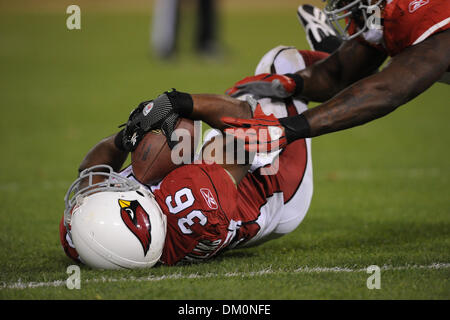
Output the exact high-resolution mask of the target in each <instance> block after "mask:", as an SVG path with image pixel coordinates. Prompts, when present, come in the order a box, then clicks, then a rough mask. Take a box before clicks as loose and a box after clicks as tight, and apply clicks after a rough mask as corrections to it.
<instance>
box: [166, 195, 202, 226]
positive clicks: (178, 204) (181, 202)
mask: <svg viewBox="0 0 450 320" xmlns="http://www.w3.org/2000/svg"><path fill="white" fill-rule="evenodd" d="M194 201H195V198H194V195H193V194H192V191H191V189H189V188H183V189H181V190H178V191H177V192H175V195H174V197H173V198H172V196H167V198H166V205H167V208H168V209H169V212H170V213H171V214H177V213H180V212H181V211H184V210H186V209H188V208H189V207H191V206H192V205H193V204H194ZM194 218H197V219H196V220H197V221H198V223H200V225H202V226H204V225H205V224H206V223H207V222H208V219H207V218H206V217H205V215H204V214H203V213H202V212H201V211H200V210H192V211H191V212H190V213H189V214H187V215H186V217H184V218H180V219H178V227H180V230H181V232H183V233H184V234H191V233H192V230H191V229H189V227H190V226H192V225H193V224H194V223H195V222H196V221H194Z"/></svg>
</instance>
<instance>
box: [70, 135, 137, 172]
mask: <svg viewBox="0 0 450 320" xmlns="http://www.w3.org/2000/svg"><path fill="white" fill-rule="evenodd" d="M115 137H116V135H115V134H114V135H112V136H110V137H107V138H105V139H103V140H101V141H100V142H99V143H97V144H96V145H95V146H94V147H93V148H92V149H91V150H89V152H88V153H87V154H86V156H85V157H84V159H83V161H82V162H81V164H80V166H79V168H78V171H79V172H81V171H83V170H84V169H87V168H90V167H92V166H94V165H98V164H107V165H109V166H111V167H112V168H113V169H114V171H119V170H120V169H121V168H122V165H123V164H124V162H125V160H126V159H127V156H128V152H126V151H122V150H120V149H118V148H117V147H116V145H115V143H114V139H115Z"/></svg>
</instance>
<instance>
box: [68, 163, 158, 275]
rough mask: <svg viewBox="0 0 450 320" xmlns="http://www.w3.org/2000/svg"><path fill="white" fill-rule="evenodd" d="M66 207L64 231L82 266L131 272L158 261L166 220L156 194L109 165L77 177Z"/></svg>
mask: <svg viewBox="0 0 450 320" xmlns="http://www.w3.org/2000/svg"><path fill="white" fill-rule="evenodd" d="M99 170H102V171H99ZM65 202H66V209H65V219H64V221H65V225H66V229H67V231H68V233H69V236H70V237H71V239H72V241H73V243H74V245H75V248H76V250H77V252H78V254H79V256H80V260H81V261H83V262H84V263H85V264H86V265H88V266H90V267H93V268H100V269H120V268H127V269H133V268H149V267H152V266H153V265H155V264H156V263H157V262H158V261H159V258H160V256H161V254H162V250H163V248H164V242H165V235H166V216H165V215H164V213H163V212H162V210H161V208H160V207H159V205H158V203H157V202H156V200H155V197H154V195H153V194H152V193H151V192H150V191H149V190H148V189H146V188H145V187H143V186H142V185H140V184H139V183H137V182H135V181H133V180H130V179H127V178H125V177H122V176H120V175H119V174H117V173H115V172H114V171H113V170H112V168H110V167H109V166H95V167H92V168H89V169H86V170H85V171H83V172H81V174H80V177H79V178H78V179H77V180H76V181H75V182H74V183H73V184H72V185H71V186H70V188H69V190H68V192H67V194H66V197H65Z"/></svg>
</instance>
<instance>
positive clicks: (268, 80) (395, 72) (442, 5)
mask: <svg viewBox="0 0 450 320" xmlns="http://www.w3.org/2000/svg"><path fill="white" fill-rule="evenodd" d="M327 2H328V4H327V7H326V9H325V14H326V16H327V17H328V23H327V22H326V21H325V20H324V19H325V14H323V13H322V12H321V11H320V10H319V9H317V8H314V7H312V6H309V5H303V6H300V7H299V9H298V15H299V18H300V20H301V22H302V24H303V25H304V27H305V31H306V33H307V36H308V37H309V40H310V41H309V42H310V43H312V44H313V45H314V44H315V39H314V36H318V35H319V34H322V35H324V34H329V35H330V38H328V39H323V41H322V43H331V42H332V41H327V40H330V39H332V40H334V39H335V38H336V34H340V35H339V36H340V37H341V39H342V40H345V41H344V42H343V43H342V45H341V46H340V47H339V49H337V50H336V51H335V52H334V53H333V54H331V55H330V56H329V57H328V58H327V59H324V60H323V61H320V62H318V63H316V64H313V65H311V66H309V67H307V68H305V69H302V70H300V71H298V72H295V73H290V72H286V74H285V75H281V74H274V72H268V73H266V74H263V73H262V74H259V75H256V76H253V77H248V78H246V79H244V80H242V81H240V82H239V83H237V85H236V86H235V87H233V88H231V89H230V90H229V91H228V92H229V94H231V95H232V96H234V95H236V96H237V95H241V94H243V93H252V94H256V95H259V96H265V97H279V98H288V97H295V98H299V97H302V98H304V99H307V100H308V101H317V102H323V103H322V104H321V105H319V106H317V107H315V108H311V109H309V110H308V111H306V112H304V113H302V114H300V115H297V116H294V117H288V118H283V119H280V120H279V121H278V122H267V121H266V120H265V119H252V120H248V119H239V118H238V117H235V118H234V119H226V122H227V123H228V124H230V125H232V126H234V127H238V128H239V127H242V128H243V129H244V130H240V131H239V132H238V133H235V131H234V130H233V129H232V128H230V129H229V130H228V132H229V133H232V134H235V135H236V137H238V138H246V139H247V140H248V141H247V143H248V145H247V146H246V148H247V149H249V150H256V149H257V147H258V144H259V145H261V146H267V147H269V148H270V146H271V143H272V142H274V141H275V142H277V143H276V145H277V146H281V147H282V146H283V145H284V144H285V143H287V142H291V141H294V140H296V139H303V138H306V137H315V136H319V135H323V134H326V133H330V132H335V131H339V130H343V129H347V128H352V127H355V126H358V125H362V124H364V123H367V122H369V121H372V120H375V119H377V118H380V117H383V116H385V115H387V114H389V113H390V112H392V111H394V110H395V109H396V108H398V107H399V106H401V105H403V104H405V103H407V102H408V101H410V100H411V99H414V98H415V97H416V96H418V95H419V94H421V93H422V92H424V91H425V90H426V89H428V88H429V87H430V86H431V85H432V84H434V83H435V82H437V81H442V82H447V83H449V81H450V73H449V71H450V30H449V29H450V1H439V0H433V1H411V0H389V1H386V0H377V1H375V0H328V1H327ZM376 11H379V12H380V14H381V18H380V19H379V21H380V24H376V23H374V22H375V21H376V19H374V18H376V16H375V15H374V13H376ZM341 19H345V20H346V27H345V28H342V26H341V25H340V24H339V21H340V20H341ZM331 25H332V26H334V28H335V32H334V31H333V29H331V28H330V26H331ZM330 30H331V32H330ZM319 31H320V32H319ZM347 32H348V33H347ZM388 56H390V57H391V59H390V61H389V63H388V64H387V65H386V66H385V67H384V69H382V70H381V71H380V72H377V70H378V68H379V67H380V66H381V65H382V64H383V63H384V61H385V60H386V58H387V57H388ZM269 125H270V126H271V127H273V126H277V127H278V129H279V130H278V131H282V132H283V133H284V134H281V135H279V136H281V137H283V139H282V140H280V139H279V137H278V136H274V137H270V134H267V131H268V130H267V129H268V127H269ZM245 130H251V131H253V132H255V131H256V132H257V133H259V134H253V135H252V137H251V138H250V139H249V138H248V135H247V134H246V132H245ZM263 133H265V134H263ZM260 136H262V137H263V138H262V139H260Z"/></svg>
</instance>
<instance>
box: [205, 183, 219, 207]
mask: <svg viewBox="0 0 450 320" xmlns="http://www.w3.org/2000/svg"><path fill="white" fill-rule="evenodd" d="M200 192H201V194H202V196H203V198H204V199H205V201H206V204H207V205H208V207H210V208H211V209H213V210H216V209H217V208H218V207H219V206H218V205H217V202H216V199H214V196H213V194H212V192H211V190H209V189H207V188H202V189H200Z"/></svg>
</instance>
